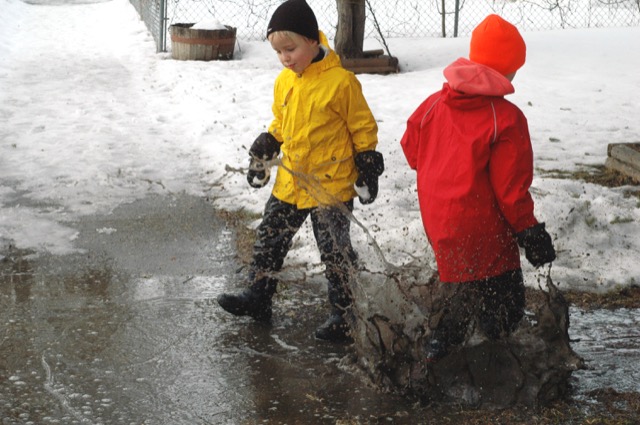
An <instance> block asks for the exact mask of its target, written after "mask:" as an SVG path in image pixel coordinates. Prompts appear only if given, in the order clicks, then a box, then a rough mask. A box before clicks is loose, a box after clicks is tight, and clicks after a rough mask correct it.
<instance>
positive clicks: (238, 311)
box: [218, 0, 384, 341]
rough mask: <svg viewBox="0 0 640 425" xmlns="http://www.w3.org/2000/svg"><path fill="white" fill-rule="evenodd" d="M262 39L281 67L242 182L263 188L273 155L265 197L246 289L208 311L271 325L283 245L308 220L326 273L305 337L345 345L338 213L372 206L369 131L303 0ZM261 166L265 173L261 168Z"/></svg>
mask: <svg viewBox="0 0 640 425" xmlns="http://www.w3.org/2000/svg"><path fill="white" fill-rule="evenodd" d="M267 38H268V39H269V42H270V43H271V46H272V47H273V49H274V50H275V51H276V54H277V55H278V59H279V60H280V62H281V63H282V65H283V66H284V67H285V69H284V70H282V72H281V73H280V75H279V76H278V77H277V79H276V82H275V87H274V101H273V107H272V110H273V115H274V119H273V121H272V123H271V125H270V126H269V131H268V132H267V133H262V134H260V135H259V136H258V138H257V139H256V140H255V142H254V143H253V145H252V147H251V149H250V150H249V154H250V156H251V160H252V165H251V166H250V170H249V172H248V175H247V177H248V181H249V184H250V185H251V186H253V187H262V186H264V185H266V184H267V182H268V181H269V168H268V161H271V160H274V159H275V158H277V157H278V155H279V154H280V153H282V158H281V162H282V166H281V167H279V168H278V172H277V175H276V181H275V184H274V187H273V191H272V194H271V197H270V198H269V200H268V202H267V204H266V206H265V211H264V217H263V220H262V222H261V224H260V226H259V227H258V230H257V241H256V243H255V245H254V251H253V259H252V262H251V268H250V271H249V286H248V288H246V289H245V290H243V291H242V292H240V293H238V294H222V295H221V296H220V297H219V298H218V303H219V304H220V306H222V308H224V309H225V310H227V311H228V312H230V313H232V314H234V315H237V316H247V315H248V316H250V317H252V318H254V319H256V320H260V321H268V320H270V318H271V307H272V302H271V298H272V296H273V294H274V293H275V290H276V286H277V279H276V278H275V277H273V273H274V272H277V271H278V270H280V269H281V268H282V264H283V262H284V259H285V257H286V255H287V252H288V251H289V249H290V247H291V242H292V240H293V237H294V236H295V234H296V233H297V231H298V230H299V229H300V226H302V224H303V223H304V221H305V220H306V218H307V217H308V216H311V221H312V225H313V234H314V236H315V239H316V242H317V244H318V248H319V250H320V254H321V260H322V262H323V264H324V265H325V267H326V270H325V276H326V278H327V280H328V292H329V302H330V304H331V307H332V308H331V314H330V316H329V319H328V320H327V321H326V322H325V323H324V324H323V325H322V326H320V327H319V328H318V329H317V331H316V333H315V336H316V338H318V339H322V340H328V341H344V340H348V339H349V335H348V330H349V329H348V325H347V322H346V320H345V319H344V314H345V311H346V309H348V307H349V305H350V304H351V296H350V294H349V291H348V289H347V285H346V284H347V282H348V279H349V276H350V274H351V273H353V271H354V267H355V262H356V259H357V255H356V253H355V252H354V250H353V248H352V246H351V238H350V235H349V230H350V222H349V219H348V217H346V216H345V215H344V214H343V213H342V212H341V211H340V209H343V208H347V209H348V210H349V211H352V210H353V198H355V196H359V198H360V202H361V203H363V204H369V203H371V202H373V201H374V200H375V198H376V196H377V193H378V177H379V176H380V175H381V174H382V172H383V171H384V161H383V157H382V154H381V153H379V152H377V151H375V148H376V145H377V143H378V138H377V133H378V127H377V124H376V121H375V119H374V117H373V114H372V113H371V110H370V109H369V106H368V105H367V102H366V100H365V98H364V96H363V94H362V88H361V86H360V83H359V82H358V80H357V79H356V77H355V75H354V74H353V73H351V72H349V71H347V70H345V69H344V68H342V66H341V64H340V59H339V57H338V56H337V55H336V53H335V52H334V51H333V50H331V49H330V48H329V46H328V43H327V40H326V38H325V36H324V34H323V33H321V32H320V31H319V30H318V23H317V21H316V17H315V15H314V13H313V11H312V10H311V8H310V7H309V5H308V4H307V3H306V2H305V0H287V1H286V2H284V3H283V4H281V5H280V6H279V7H278V8H277V9H276V11H275V12H274V14H273V16H272V18H271V20H270V22H269V26H268V29H267ZM265 163H267V167H264V165H265Z"/></svg>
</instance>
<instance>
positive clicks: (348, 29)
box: [335, 0, 366, 59]
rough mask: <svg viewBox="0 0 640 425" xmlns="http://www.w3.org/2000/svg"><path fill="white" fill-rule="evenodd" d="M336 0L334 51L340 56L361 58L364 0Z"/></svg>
mask: <svg viewBox="0 0 640 425" xmlns="http://www.w3.org/2000/svg"><path fill="white" fill-rule="evenodd" d="M336 2H337V6H338V28H337V30H336V42H335V49H336V53H338V55H339V56H340V57H342V58H348V59H353V58H361V57H362V56H363V55H362V50H363V46H364V26H365V19H366V11H365V0H336Z"/></svg>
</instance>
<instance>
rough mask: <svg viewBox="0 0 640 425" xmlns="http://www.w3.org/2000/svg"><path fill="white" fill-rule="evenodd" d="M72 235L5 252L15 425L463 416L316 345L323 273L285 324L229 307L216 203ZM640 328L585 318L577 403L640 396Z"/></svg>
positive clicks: (283, 318) (579, 323) (92, 220)
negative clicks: (392, 389) (224, 304)
mask: <svg viewBox="0 0 640 425" xmlns="http://www.w3.org/2000/svg"><path fill="white" fill-rule="evenodd" d="M71 224H72V225H73V226H74V227H75V228H77V229H78V231H79V237H78V240H77V244H78V246H79V247H82V248H83V249H84V251H83V252H80V253H77V254H73V255H68V256H64V257H52V256H46V255H35V254H33V253H29V252H20V251H18V250H15V249H8V250H6V251H7V252H2V253H0V254H2V255H3V256H4V258H3V259H2V261H0V271H1V276H0V423H1V424H3V425H6V424H11V425H14V424H38V425H39V424H118V425H120V424H154V425H155V424H159V425H181V424H185V425H186V424H260V423H265V424H325V423H326V424H358V423H363V424H364V423H394V424H395V423H397V424H405V423H406V424H416V423H448V422H450V421H451V420H452V418H454V416H452V415H453V414H454V413H455V412H454V411H455V409H451V408H449V409H432V408H430V407H424V406H419V405H416V404H414V403H413V402H411V401H410V400H406V399H403V398H401V397H398V396H394V395H391V394H381V393H379V392H377V391H376V390H375V389H374V388H371V387H370V386H369V385H368V383H367V381H366V380H365V379H364V378H363V377H362V376H361V375H360V374H359V373H358V371H356V370H354V369H353V368H351V367H349V366H348V364H349V362H348V361H345V359H346V358H348V356H349V354H350V353H351V352H352V350H351V349H350V347H349V346H345V345H333V344H327V343H324V342H320V341H316V340H315V339H313V337H312V335H313V331H314V330H315V328H316V327H317V326H318V325H319V324H320V323H322V321H323V320H324V318H325V315H326V313H327V311H326V304H325V298H326V296H325V290H326V288H325V286H324V283H323V280H322V278H321V277H318V278H317V279H311V280H310V281H307V282H306V283H305V285H304V286H302V285H297V284H295V282H292V284H291V285H290V287H289V289H288V290H287V291H286V292H284V293H282V294H279V295H278V298H277V300H276V306H275V309H274V320H273V323H272V324H271V325H261V324H257V323H254V322H252V321H251V320H249V319H244V318H235V317H233V316H230V315H228V314H227V313H225V312H224V311H222V310H221V309H220V308H219V307H218V305H217V304H216V302H215V298H216V297H217V295H218V294H220V293H221V292H223V291H228V290H235V289H237V288H239V287H240V282H239V277H238V274H237V273H236V269H237V267H238V264H237V261H236V254H235V253H234V252H233V247H234V244H233V238H234V234H233V232H232V231H231V230H230V229H228V228H227V227H226V226H225V223H224V222H223V221H222V220H221V219H219V218H218V217H217V216H216V215H215V213H214V211H213V210H212V209H211V207H210V205H209V204H208V203H207V202H206V201H205V200H202V199H198V198H193V197H188V196H177V197H150V198H147V199H145V200H143V201H139V202H136V203H134V204H130V205H126V206H123V207H120V208H118V209H117V210H116V211H114V213H113V214H111V215H108V216H103V217H88V218H86V219H83V221H81V222H77V223H71ZM639 322H640V310H637V309H618V310H613V311H611V310H593V311H585V310H580V309H577V308H572V310H571V328H570V332H571V337H572V338H573V339H574V340H575V342H574V349H575V350H576V351H577V352H578V354H580V355H581V356H583V357H584V358H585V359H586V360H587V364H588V366H589V369H587V370H584V371H579V372H577V373H575V375H574V377H573V378H572V384H573V386H574V390H573V391H574V395H573V397H574V398H575V402H576V403H594V402H595V401H593V400H592V399H591V395H590V394H591V393H592V391H593V390H594V389H602V388H613V389H614V390H616V391H618V392H631V393H640V384H639V382H640V366H638V364H640V330H639V329H640V326H638V325H639V324H640V323H639ZM486 415H487V418H491V417H494V415H495V412H487V413H486ZM535 415H536V414H534V413H533V412H532V413H531V417H539V416H535ZM638 420H640V416H638ZM457 423H461V422H459V421H458V422H457ZM476 423H487V422H482V421H480V422H476ZM522 423H525V422H522ZM532 423H534V422H532ZM535 423H547V422H535ZM554 423H562V422H554ZM567 423H568V422H567ZM573 423H580V422H573Z"/></svg>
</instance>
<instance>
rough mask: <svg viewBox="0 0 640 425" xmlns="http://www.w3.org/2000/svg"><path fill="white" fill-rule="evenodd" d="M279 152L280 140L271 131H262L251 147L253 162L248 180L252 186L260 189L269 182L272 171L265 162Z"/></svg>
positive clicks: (250, 153) (250, 152)
mask: <svg viewBox="0 0 640 425" xmlns="http://www.w3.org/2000/svg"><path fill="white" fill-rule="evenodd" d="M279 154H280V143H279V142H278V140H276V138H275V137H273V136H272V135H271V133H260V135H259V136H258V137H257V138H256V140H254V141H253V144H252V145H251V149H249V156H251V163H250V164H249V171H248V172H247V181H248V182H249V185H251V187H255V188H257V189H259V188H261V187H264V186H265V185H266V184H267V183H269V176H270V174H271V171H270V170H269V168H268V166H266V165H265V163H267V162H268V161H271V160H273V159H275V158H276V157H277V156H278V155H279Z"/></svg>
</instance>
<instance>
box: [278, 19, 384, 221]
mask: <svg viewBox="0 0 640 425" xmlns="http://www.w3.org/2000/svg"><path fill="white" fill-rule="evenodd" d="M320 41H321V44H322V46H324V48H325V49H326V50H327V54H326V56H325V58H324V59H323V60H321V61H319V62H315V63H312V64H310V65H309V66H308V67H307V68H306V69H305V70H304V72H303V73H302V74H300V75H298V74H296V73H295V72H293V71H292V70H290V69H284V70H283V71H282V72H281V73H280V75H278V77H277V79H276V82H275V87H274V102H273V107H272V109H273V115H274V120H273V122H272V123H271V125H270V126H269V132H270V133H271V134H272V135H273V136H274V137H275V138H276V139H277V140H278V141H279V142H280V143H282V144H281V152H282V165H283V167H284V168H283V167H278V173H277V176H276V182H275V184H274V186H273V192H272V193H273V195H274V196H275V197H276V198H278V199H279V200H281V201H283V202H286V203H289V204H294V205H296V206H297V207H298V208H300V209H303V208H312V207H316V206H318V205H319V204H333V203H335V202H346V201H349V200H350V199H352V198H353V197H355V196H356V192H355V190H354V189H353V185H354V183H355V181H356V178H357V177H358V173H357V170H356V168H355V163H354V155H355V154H356V153H358V152H363V151H368V150H374V149H375V148H376V145H377V143H378V138H377V134H378V126H377V124H376V121H375V119H374V117H373V114H372V113H371V110H370V109H369V106H368V105H367V102H366V100H365V98H364V96H363V94H362V88H361V86H360V82H359V81H358V80H357V79H356V76H355V75H354V74H353V73H352V72H349V71H347V70H345V69H344V68H342V65H341V63H340V58H339V57H338V55H337V54H336V53H335V52H334V51H333V50H331V49H330V48H329V46H328V43H327V39H326V37H325V36H324V34H322V32H321V33H320ZM285 168H286V169H285ZM287 169H288V170H290V171H293V173H294V175H295V176H294V175H292V174H291V172H290V171H287ZM309 186H312V187H311V189H310V188H309ZM319 186H321V187H322V189H321V190H319V191H318V190H317V188H318V187H319ZM310 192H312V193H310ZM318 198H319V199H318Z"/></svg>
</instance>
